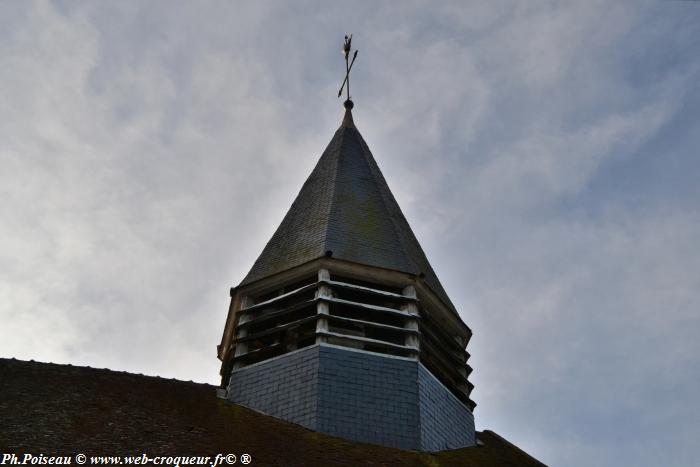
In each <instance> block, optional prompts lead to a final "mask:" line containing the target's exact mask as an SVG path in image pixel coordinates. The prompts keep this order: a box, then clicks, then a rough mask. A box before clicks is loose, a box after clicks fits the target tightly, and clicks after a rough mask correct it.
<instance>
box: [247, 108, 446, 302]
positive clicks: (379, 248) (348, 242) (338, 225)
mask: <svg viewBox="0 0 700 467" xmlns="http://www.w3.org/2000/svg"><path fill="white" fill-rule="evenodd" d="M329 251H330V252H332V257H333V258H334V259H338V260H345V261H349V262H353V263H358V264H364V265H367V266H373V267H378V268H383V269H390V270H394V271H401V272H405V273H409V274H414V275H415V276H417V277H420V278H421V279H423V280H424V281H425V282H426V284H427V285H428V286H429V287H430V288H431V289H432V290H433V292H434V293H435V294H436V295H437V296H438V297H439V298H440V299H441V300H442V302H443V303H444V304H445V305H447V306H448V307H449V308H451V309H452V310H454V305H452V302H451V301H450V299H449V297H448V296H447V294H446V293H445V291H444V289H443V288H442V285H441V284H440V281H439V280H438V278H437V276H436V275H435V272H434V271H433V269H432V267H431V266H430V263H429V262H428V259H427V258H426V256H425V253H424V252H423V249H422V248H421V246H420V244H419V243H418V240H417V239H416V237H415V235H414V234H413V231H412V230H411V227H410V226H409V225H408V222H407V221H406V218H405V217H404V215H403V213H402V212H401V208H400V207H399V205H398V203H397V202H396V199H395V198H394V196H393V194H392V193H391V190H390V189H389V186H388V185H387V183H386V180H385V179H384V176H383V175H382V173H381V171H380V170H379V167H378V166H377V163H376V161H375V160H374V157H373V156H372V153H371V152H370V150H369V148H368V147H367V143H365V141H364V139H363V138H362V135H360V133H359V131H357V128H356V127H355V123H354V122H353V118H352V111H351V110H350V109H346V110H345V116H344V117H343V122H342V124H341V125H340V128H338V130H337V131H336V132H335V135H334V136H333V139H332V140H331V141H330V143H329V144H328V147H327V148H326V150H325V151H324V152H323V155H322V156H321V158H320V159H319V161H318V163H317V164H316V167H315V168H314V170H313V171H312V172H311V175H310V176H309V178H308V179H307V180H306V182H305V183H304V185H303V187H302V188H301V191H300V192H299V194H298V195H297V197H296V199H295V200H294V202H293V203H292V206H291V207H290V209H289V211H288V212H287V214H286V216H285V217H284V219H283V220H282V223H281V224H280V226H279V227H278V228H277V231H276V232H275V233H274V235H273V236H272V238H271V239H270V241H269V242H268V244H267V245H266V246H265V249H264V250H263V252H262V253H261V254H260V257H258V259H257V261H256V262H255V264H254V265H253V267H252V268H251V270H250V272H249V273H248V275H247V276H246V277H245V278H244V279H243V282H241V284H240V285H241V286H243V285H246V284H249V283H252V282H255V281H257V280H260V279H262V278H264V277H267V276H270V275H272V274H276V273H279V272H282V271H285V270H288V269H291V268H293V267H295V266H299V265H301V264H304V263H306V262H309V261H312V260H314V259H318V258H321V257H325V256H327V254H328V252H329Z"/></svg>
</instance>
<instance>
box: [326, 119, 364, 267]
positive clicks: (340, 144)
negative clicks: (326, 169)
mask: <svg viewBox="0 0 700 467" xmlns="http://www.w3.org/2000/svg"><path fill="white" fill-rule="evenodd" d="M348 113H350V111H349V110H346V111H345V117H344V118H343V123H341V125H340V127H339V128H338V129H337V130H336V133H338V132H342V133H340V138H339V139H338V147H341V148H342V147H343V140H344V139H345V132H346V131H347V129H348V128H350V127H349V126H346V125H345V118H346V117H347V115H348ZM350 122H352V115H351V116H350ZM352 128H355V125H354V124H353V126H352ZM356 131H357V130H356ZM334 139H335V138H334ZM339 160H340V158H339V157H337V158H336V159H335V161H334V163H335V167H334V168H333V180H332V181H331V187H332V188H331V200H330V203H328V212H326V229H325V232H324V235H323V254H324V255H327V254H328V252H329V251H330V252H331V254H332V253H333V251H332V250H329V249H328V233H329V229H330V226H331V214H332V213H333V206H335V198H336V192H337V191H338V185H337V184H336V183H335V182H336V180H337V179H338V167H340V163H339Z"/></svg>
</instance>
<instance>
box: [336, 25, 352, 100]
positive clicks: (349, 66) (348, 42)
mask: <svg viewBox="0 0 700 467" xmlns="http://www.w3.org/2000/svg"><path fill="white" fill-rule="evenodd" d="M351 44H352V34H350V36H345V43H343V55H344V56H345V79H344V80H343V84H341V85H340V91H338V97H340V96H341V95H342V94H343V88H344V87H345V88H346V92H347V99H346V100H345V102H344V103H343V106H344V107H345V108H346V109H348V110H349V109H352V107H353V103H352V101H351V100H350V70H352V65H353V63H355V59H356V58H357V50H355V53H354V54H353V56H352V61H350V48H351ZM346 83H347V87H346V86H345V84H346Z"/></svg>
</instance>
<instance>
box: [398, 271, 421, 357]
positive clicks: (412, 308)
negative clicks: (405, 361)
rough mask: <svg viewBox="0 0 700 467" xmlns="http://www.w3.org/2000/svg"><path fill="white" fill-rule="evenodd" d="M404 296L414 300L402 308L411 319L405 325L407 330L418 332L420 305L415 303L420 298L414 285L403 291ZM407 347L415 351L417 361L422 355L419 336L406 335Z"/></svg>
mask: <svg viewBox="0 0 700 467" xmlns="http://www.w3.org/2000/svg"><path fill="white" fill-rule="evenodd" d="M403 296H404V297H408V298H411V299H413V300H412V301H409V302H407V303H406V304H405V305H404V306H402V307H401V308H402V309H403V311H405V312H407V313H408V314H409V315H410V316H411V317H410V318H407V319H406V322H405V324H404V328H405V329H410V330H412V331H418V330H419V327H418V316H419V315H418V305H416V302H415V301H414V300H415V299H416V298H417V297H418V296H417V295H416V289H415V287H413V286H412V285H409V286H407V287H405V288H404V289H403ZM405 345H406V347H410V348H412V349H415V355H414V356H415V358H416V359H417V358H418V356H419V354H420V339H419V338H418V335H416V334H414V333H411V334H408V335H406V343H405Z"/></svg>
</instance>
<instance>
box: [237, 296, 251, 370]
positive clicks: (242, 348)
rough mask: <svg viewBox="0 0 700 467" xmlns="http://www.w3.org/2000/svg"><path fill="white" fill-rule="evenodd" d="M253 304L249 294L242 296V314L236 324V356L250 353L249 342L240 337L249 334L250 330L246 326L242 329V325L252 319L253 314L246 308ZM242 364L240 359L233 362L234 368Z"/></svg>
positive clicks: (240, 310) (240, 311)
mask: <svg viewBox="0 0 700 467" xmlns="http://www.w3.org/2000/svg"><path fill="white" fill-rule="evenodd" d="M252 304H253V300H252V299H251V298H250V297H248V296H247V295H245V296H243V297H241V307H240V309H239V311H238V312H239V313H240V314H241V315H240V316H239V317H238V323H237V324H236V328H237V330H236V351H235V352H234V354H233V356H234V358H236V357H240V356H241V355H245V354H246V353H248V344H246V343H245V342H240V341H239V339H241V338H243V337H245V336H247V335H248V331H247V330H246V329H245V328H243V329H241V327H240V325H241V324H243V323H247V322H248V321H250V319H251V316H250V314H249V313H245V309H246V308H248V307H249V306H251V305H252ZM242 366H243V364H242V363H241V362H240V361H237V362H235V363H234V364H233V369H234V370H237V369H238V368H241V367H242Z"/></svg>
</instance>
